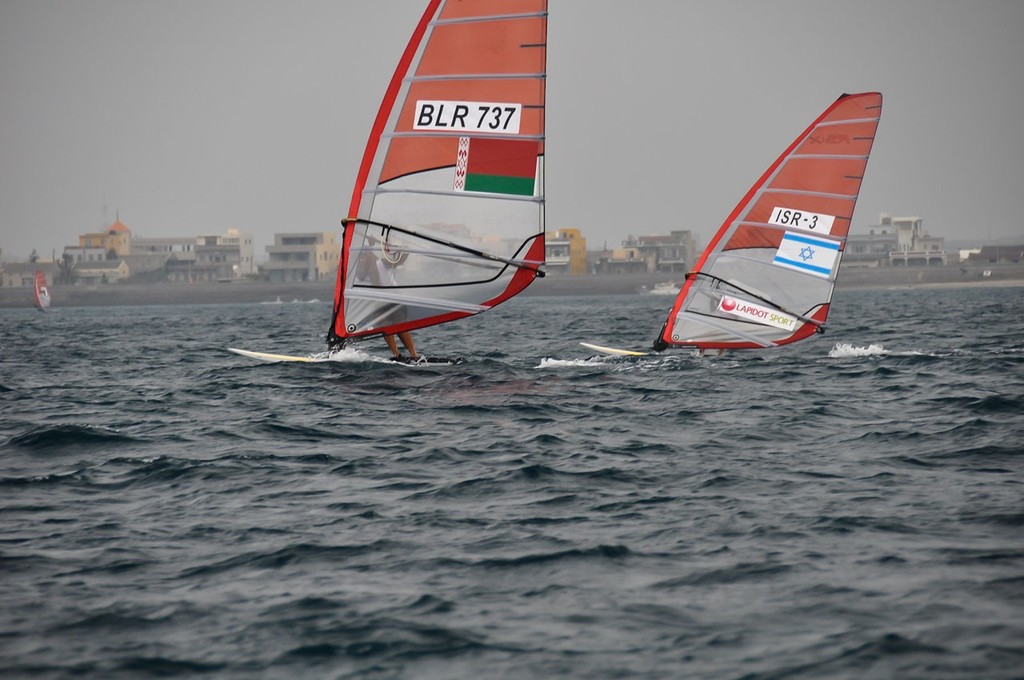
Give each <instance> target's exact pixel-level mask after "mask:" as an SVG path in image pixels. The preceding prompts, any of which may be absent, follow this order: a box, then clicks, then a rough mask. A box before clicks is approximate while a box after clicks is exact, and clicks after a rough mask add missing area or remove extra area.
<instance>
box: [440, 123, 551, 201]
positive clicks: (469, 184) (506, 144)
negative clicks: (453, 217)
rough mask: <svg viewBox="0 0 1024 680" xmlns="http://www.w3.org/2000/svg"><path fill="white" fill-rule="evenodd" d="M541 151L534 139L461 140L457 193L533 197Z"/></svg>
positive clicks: (457, 166)
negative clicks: (471, 192)
mask: <svg viewBox="0 0 1024 680" xmlns="http://www.w3.org/2000/svg"><path fill="white" fill-rule="evenodd" d="M537 148H538V142H537V141H536V140H534V139H491V138H489V137H475V138H469V137H460V138H459V156H458V159H457V161H456V165H455V190H456V191H484V192H488V193H495V194H516V195H519V196H533V189H534V184H536V175H537Z"/></svg>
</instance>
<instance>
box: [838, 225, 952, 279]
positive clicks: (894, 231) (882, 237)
mask: <svg viewBox="0 0 1024 680" xmlns="http://www.w3.org/2000/svg"><path fill="white" fill-rule="evenodd" d="M949 262H950V255H948V254H947V253H946V251H945V239H944V238H942V237H941V236H929V235H928V232H927V231H925V229H924V224H923V221H922V220H921V218H920V217H893V216H892V215H889V214H888V213H882V215H881V217H880V219H879V224H875V225H872V226H870V227H868V233H867V234H853V233H850V234H849V235H848V236H847V238H846V248H845V251H844V253H843V266H844V267H845V266H851V267H879V266H882V267H911V266H941V265H945V264H949Z"/></svg>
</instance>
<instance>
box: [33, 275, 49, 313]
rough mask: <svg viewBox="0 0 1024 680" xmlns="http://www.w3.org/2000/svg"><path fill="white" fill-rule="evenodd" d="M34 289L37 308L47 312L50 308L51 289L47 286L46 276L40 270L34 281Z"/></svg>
mask: <svg viewBox="0 0 1024 680" xmlns="http://www.w3.org/2000/svg"><path fill="white" fill-rule="evenodd" d="M32 288H33V297H34V299H35V304H36V307H37V308H39V309H40V310H43V311H45V310H46V309H47V308H48V307H49V306H50V289H49V287H47V285H46V274H44V273H43V272H42V271H40V270H38V269H37V270H36V274H35V278H34V279H33V285H32Z"/></svg>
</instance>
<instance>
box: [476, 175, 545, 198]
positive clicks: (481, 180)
mask: <svg viewBox="0 0 1024 680" xmlns="http://www.w3.org/2000/svg"><path fill="white" fill-rule="evenodd" d="M533 184H534V181H533V177H508V176H504V175H466V191H487V192H490V193H493V194H516V195H518V196H533Z"/></svg>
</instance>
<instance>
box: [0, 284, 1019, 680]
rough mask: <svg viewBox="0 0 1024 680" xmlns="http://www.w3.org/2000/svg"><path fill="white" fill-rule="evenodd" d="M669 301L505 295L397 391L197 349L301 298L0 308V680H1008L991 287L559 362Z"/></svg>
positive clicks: (889, 299)
mask: <svg viewBox="0 0 1024 680" xmlns="http://www.w3.org/2000/svg"><path fill="white" fill-rule="evenodd" d="M670 302H671V299H670V298H665V297H657V296H618V297H578V298H543V297H526V298H519V299H516V300H513V301H510V302H509V303H507V304H506V305H504V306H502V307H500V308H498V309H495V310H493V311H491V312H488V313H487V314H484V315H481V316H479V317H476V318H474V319H467V320H464V321H461V322H458V323H455V324H450V325H448V326H445V327H440V328H435V329H430V330H426V331H422V332H420V333H418V334H417V339H418V341H419V344H420V347H421V349H422V350H423V351H424V352H425V353H427V354H431V353H434V354H438V353H441V354H457V355H461V356H465V357H467V358H468V360H469V361H468V363H466V364H462V365H459V366H450V367H425V368H409V367H405V366H400V365H394V364H390V363H387V362H382V361H375V360H372V359H370V358H368V357H367V356H365V355H354V356H351V357H349V359H350V360H349V361H343V362H332V363H329V364H315V365H301V364H292V365H268V364H255V363H253V362H251V361H249V360H246V359H243V358H241V357H237V356H234V355H230V354H227V353H226V352H224V351H223V348H224V347H226V346H241V347H246V348H251V349H261V350H268V351H284V352H294V353H301V352H306V351H315V350H318V349H319V348H320V346H321V344H322V336H323V332H324V330H325V328H326V324H327V316H328V313H329V307H328V305H327V304H326V303H320V304H284V305H237V306H230V305H224V306H181V307H136V308H79V309H55V310H54V311H53V312H52V313H50V314H45V315H44V314H39V313H37V312H35V311H32V310H27V309H26V310H0V323H2V327H0V414H2V421H0V422H2V425H0V461H2V465H0V520H2V521H0V602H2V603H3V604H2V607H0V675H2V676H4V677H18V678H21V677H43V678H65V677H96V678H129V677H130V678H137V677H138V678H145V677H174V676H180V677H215V678H480V677H499V678H540V677H545V678H547V677H574V678H659V679H660V678H679V677H700V678H748V679H753V678H868V677H871V678H1012V677H1016V678H1020V677H1022V674H1024V671H1022V670H1021V669H1022V668H1024V494H1022V491H1024V474H1022V468H1024V444H1022V440H1021V436H1022V434H1024V289H1022V288H1002V289H998V288H985V289H981V288H977V289H965V290H943V291H936V290H890V291H851V290H841V291H839V294H838V295H837V305H836V308H835V311H834V313H833V317H832V319H830V322H831V324H832V328H831V330H830V332H829V333H828V334H827V335H825V336H823V337H818V338H814V339H811V340H809V341H807V342H804V343H801V344H798V345H796V346H794V347H791V348H788V349H784V350H782V351H774V352H767V353H746V354H742V353H738V354H733V355H728V356H725V357H722V358H714V359H710V358H698V357H695V356H691V355H689V354H686V353H676V354H672V355H671V356H668V357H652V358H641V359H594V358H590V357H589V356H588V353H587V351H585V350H583V348H581V347H579V346H578V345H577V344H576V342H577V341H578V340H588V341H592V342H598V343H601V344H608V345H616V346H627V347H630V346H633V347H644V346H647V345H649V343H650V341H651V340H652V339H653V337H654V334H655V333H656V332H657V330H658V328H660V325H661V323H662V321H663V319H664V315H665V313H666V311H667V305H668V304H669V303H670ZM365 349H367V350H370V351H372V352H378V354H377V356H383V353H382V352H381V350H382V349H383V347H382V343H370V344H368V345H367V346H366V347H365Z"/></svg>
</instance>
